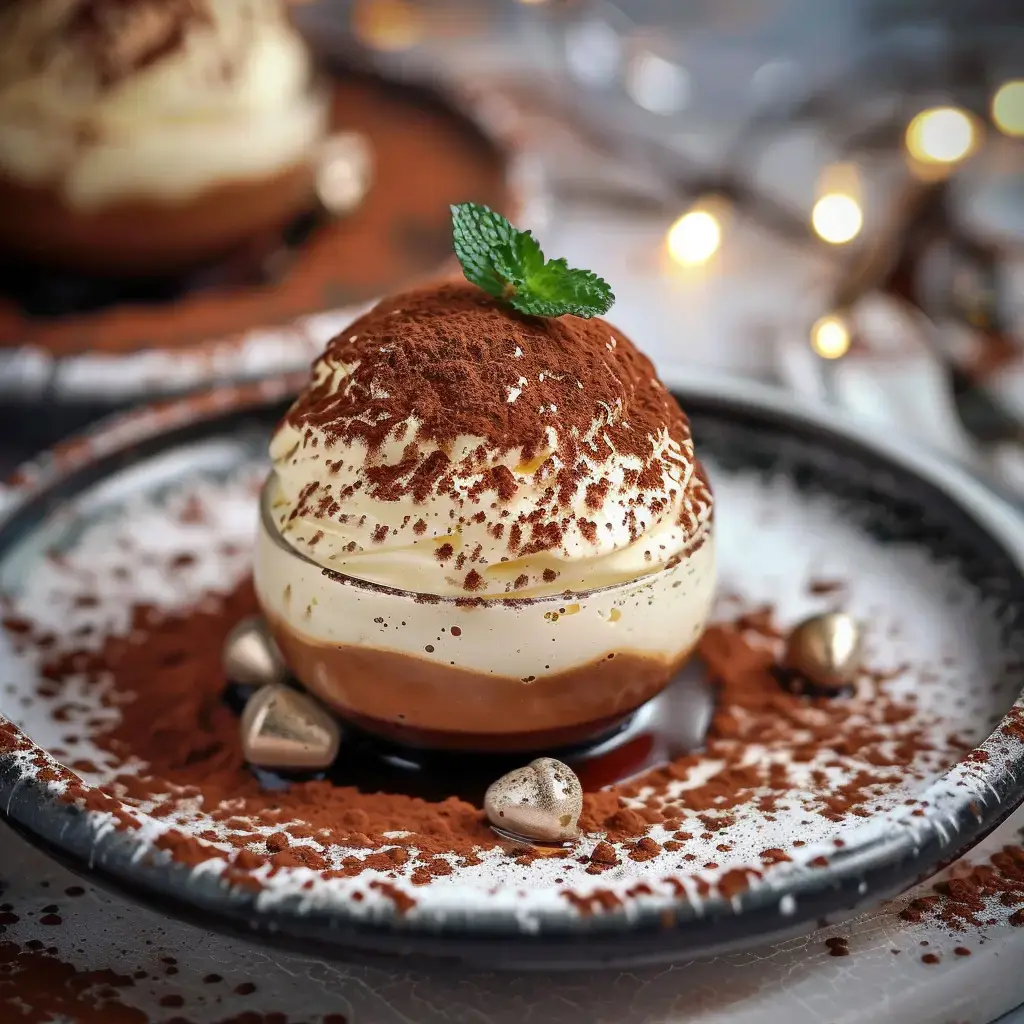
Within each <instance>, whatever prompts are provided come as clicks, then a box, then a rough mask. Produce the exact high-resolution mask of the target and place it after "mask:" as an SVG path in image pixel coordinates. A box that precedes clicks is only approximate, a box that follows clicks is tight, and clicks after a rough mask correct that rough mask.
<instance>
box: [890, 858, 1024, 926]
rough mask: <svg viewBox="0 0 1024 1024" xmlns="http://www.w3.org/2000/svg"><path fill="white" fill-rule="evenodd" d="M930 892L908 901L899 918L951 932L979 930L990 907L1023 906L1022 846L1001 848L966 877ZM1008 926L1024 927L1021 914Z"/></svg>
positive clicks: (984, 923) (1023, 914)
mask: <svg viewBox="0 0 1024 1024" xmlns="http://www.w3.org/2000/svg"><path fill="white" fill-rule="evenodd" d="M934 891H935V895H934V896H924V897H919V898H917V899H915V900H912V901H911V902H910V903H909V904H908V905H907V906H906V907H904V908H903V909H902V910H901V911H900V912H899V917H900V918H901V919H902V920H904V921H909V922H911V923H917V922H920V921H923V920H925V919H926V918H930V919H938V920H939V921H941V922H942V923H943V924H944V925H946V926H947V927H948V928H949V929H950V931H954V932H962V931H964V930H965V929H967V928H981V927H983V926H984V925H986V924H987V923H988V920H989V917H990V915H989V913H988V908H989V907H990V905H991V904H992V903H995V902H998V903H1000V904H1002V906H1004V907H1012V906H1016V905H1017V904H1021V905H1024V846H1017V845H1007V846H1004V847H1003V848H1002V849H1001V850H999V851H997V852H996V853H993V854H992V855H991V857H990V858H989V860H988V861H987V862H986V863H984V864H979V865H977V866H975V867H972V868H971V870H970V871H969V872H968V873H967V874H965V875H959V876H957V877H954V878H950V879H948V880H946V881H943V882H939V883H937V884H936V885H935V886H934ZM1009 923H1010V924H1011V925H1014V926H1018V927H1019V926H1021V925H1024V911H1016V912H1015V913H1013V914H1011V915H1010V917H1009Z"/></svg>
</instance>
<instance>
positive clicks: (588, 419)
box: [255, 282, 715, 750]
mask: <svg viewBox="0 0 1024 1024" xmlns="http://www.w3.org/2000/svg"><path fill="white" fill-rule="evenodd" d="M271 457H272V460H273V472H272V474H271V476H270V478H269V480H268V482H267V485H266V488H265V491H264V496H263V516H262V525H261V530H260V537H259V542H258V549H257V558H256V570H255V580H256V587H257V592H258V594H259V597H260V601H261V604H262V606H263V608H264V611H265V613H266V615H267V617H268V621H269V623H270V627H271V629H272V631H273V632H274V635H275V637H276V639H277V641H278V643H279V644H280V646H281V649H282V651H283V652H284V654H285V657H286V659H287V661H288V662H289V664H290V666H291V668H292V669H293V671H294V672H295V673H296V675H297V676H298V677H299V678H300V679H301V680H302V681H303V682H304V683H305V685H306V686H307V687H308V688H309V689H311V690H312V691H313V692H314V693H315V694H317V695H318V696H319V697H320V698H321V699H323V700H324V701H325V702H327V703H328V704H329V705H331V706H332V707H333V708H335V709H336V710H337V711H338V712H340V713H341V714H342V715H344V716H345V717H347V718H349V719H351V720H354V721H355V722H357V723H359V724H362V725H363V726H365V727H366V728H368V729H370V730H373V731H376V732H379V733H384V734H386V735H389V736H392V737H396V738H399V739H402V740H404V741H406V742H412V743H421V744H424V745H430V746H449V747H460V748H467V749H524V750H529V749H541V748H544V747H551V746H554V745H559V744H564V743H570V742H575V741H580V740H583V739H587V738H589V737H592V736H594V735H597V734H599V733H601V732H602V731H607V730H608V729H609V728H610V727H611V726H613V725H614V724H615V723H616V722H618V721H620V720H621V719H622V718H623V717H624V716H625V715H627V714H628V713H629V712H631V711H633V710H634V709H635V708H637V707H639V706H640V705H641V704H643V703H644V702H646V701H647V700H648V699H649V698H650V697H651V696H653V695H654V694H655V693H657V692H658V691H659V690H660V689H662V688H663V687H664V686H665V685H666V683H667V682H668V681H669V680H670V679H671V678H672V676H673V675H674V674H675V672H676V671H677V670H678V668H679V667H680V665H681V664H682V663H683V661H684V660H685V659H686V657H687V656H688V655H689V653H690V651H691V649H692V648H693V646H694V645H695V643H696V642H697V640H698V638H699V637H700V634H701V632H702V630H703V628H704V624H705V622H706V619H707V616H708V614H709V611H710V607H711V602H712V596H713V589H714V566H715V556H714V544H713V540H712V497H711V492H710V490H709V487H708V484H707V480H706V478H705V476H704V474H703V471H702V469H701V467H700V464H699V463H698V462H697V460H696V458H695V457H694V453H693V442H692V440H691V437H690V431H689V425H688V422H687V420H686V417H685V416H684V415H683V413H682V411H681V410H680V409H679V406H678V405H677V404H676V402H675V400H674V399H673V398H672V396H671V395H670V394H669V393H668V391H667V390H666V389H665V388H664V386H663V385H662V384H661V383H660V381H659V380H658V378H657V376H656V374H655V371H654V369H653V367H652V365H651V363H650V361H649V360H648V359H646V358H645V357H644V356H643V355H641V354H640V353H639V352H638V351H637V349H636V348H635V347H634V346H633V344H632V343H631V342H630V341H629V339H627V338H626V337H625V336H624V335H623V334H622V333H621V332H620V331H618V330H616V328H614V327H612V326H611V325H610V324H608V323H607V322H606V321H604V320H601V319H596V318H595V319H591V320H584V319H579V318H576V317H571V316H562V317H557V318H543V317H534V316H525V315H523V314H520V313H516V312H514V311H512V310H510V309H508V308H507V307H506V306H504V305H503V304H502V303H501V302H500V301H499V300H496V299H494V298H491V297H490V296H489V295H487V294H485V293H484V292H483V291H481V290H480V289H478V288H476V287H474V286H473V285H470V284H467V283H465V282H457V283H456V282H451V283H443V284H440V285H434V286H430V287H424V288H421V289H418V290H415V291H410V292H407V293H405V294H402V295H398V296H395V297H393V298H390V299H387V300H386V301H384V302H382V303H381V304H380V305H378V306H377V307H376V308H375V309H373V310H372V311H371V312H369V313H368V314H366V315H365V316H363V317H362V318H360V319H359V320H357V321H355V323H353V324H352V325H351V326H350V327H349V328H348V329H347V330H346V331H344V332H343V333H342V334H341V335H339V336H338V337H337V338H335V339H334V340H333V341H332V342H331V343H330V344H329V345H328V347H327V350H326V351H325V352H324V354H323V355H322V356H321V358H320V359H319V360H318V361H317V362H316V364H315V365H314V369H313V378H312V380H311V382H310V384H309V385H308V387H307V388H306V389H305V391H304V392H303V393H302V394H301V395H300V396H299V398H298V399H297V400H296V402H295V403H294V405H293V406H292V408H291V409H290V411H289V412H288V413H287V415H286V416H285V418H284V420H283V421H282V423H281V424H280V426H279V427H278V429H277V431H276V433H275V435H274V438H273V441H272V443H271Z"/></svg>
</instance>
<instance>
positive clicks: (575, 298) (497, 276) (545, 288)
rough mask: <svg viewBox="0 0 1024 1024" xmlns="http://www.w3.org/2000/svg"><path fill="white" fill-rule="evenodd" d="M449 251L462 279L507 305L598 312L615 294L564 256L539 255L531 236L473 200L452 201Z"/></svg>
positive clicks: (536, 312) (551, 313) (541, 312)
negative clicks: (454, 203) (451, 247)
mask: <svg viewBox="0 0 1024 1024" xmlns="http://www.w3.org/2000/svg"><path fill="white" fill-rule="evenodd" d="M451 210H452V234H453V236H454V239H455V255H456V256H458V258H459V262H460V263H461V264H462V270H463V272H464V273H465V275H466V280H468V281H471V282H472V283H473V284H475V285H477V287H479V288H482V289H483V290H484V291H485V292H487V294H488V295H493V296H495V298H499V299H503V300H504V301H505V302H507V303H508V304H509V305H510V306H511V307H512V308H513V309H516V310H518V311H519V312H520V313H528V314H530V315H532V316H548V317H555V316H564V315H565V314H567V313H571V314H572V315H573V316H579V317H583V318H585V319H586V318H589V317H592V316H600V315H601V314H602V313H607V312H608V310H609V309H611V306H612V303H613V302H614V301H615V296H614V295H613V294H612V290H611V288H609V287H608V284H607V282H605V281H603V280H602V279H601V278H599V277H598V276H597V275H596V274H594V273H592V272H591V271H589V270H573V269H571V268H570V267H569V265H568V264H567V263H566V261H565V260H564V259H555V260H545V259H544V253H543V252H541V249H540V246H539V245H538V244H537V239H535V238H534V237H533V235H532V234H531V233H530V232H529V231H517V230H516V229H515V228H514V227H513V226H512V225H511V224H510V223H509V222H508V221H507V220H506V219H505V218H504V217H502V216H501V214H500V213H495V212H494V211H493V210H490V209H488V208H487V207H486V206H480V205H478V204H477V203H460V204H459V205H458V206H453V207H452V208H451Z"/></svg>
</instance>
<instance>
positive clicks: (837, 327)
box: [811, 314, 850, 359]
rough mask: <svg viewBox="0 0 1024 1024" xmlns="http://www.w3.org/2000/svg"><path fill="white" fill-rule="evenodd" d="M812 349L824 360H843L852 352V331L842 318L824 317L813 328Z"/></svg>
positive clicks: (834, 316)
mask: <svg viewBox="0 0 1024 1024" xmlns="http://www.w3.org/2000/svg"><path fill="white" fill-rule="evenodd" d="M811 347H812V348H813V349H814V351H815V352H817V353H818V355H819V356H821V357H822V359H841V358H842V357H843V356H845V355H846V353H847V352H849V351H850V330H849V328H848V327H847V326H846V322H845V321H844V320H843V318H842V317H840V316H836V315H834V314H832V315H829V316H823V317H822V318H821V319H820V320H819V321H818V322H817V323H816V324H815V325H814V326H813V327H812V328H811Z"/></svg>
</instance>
